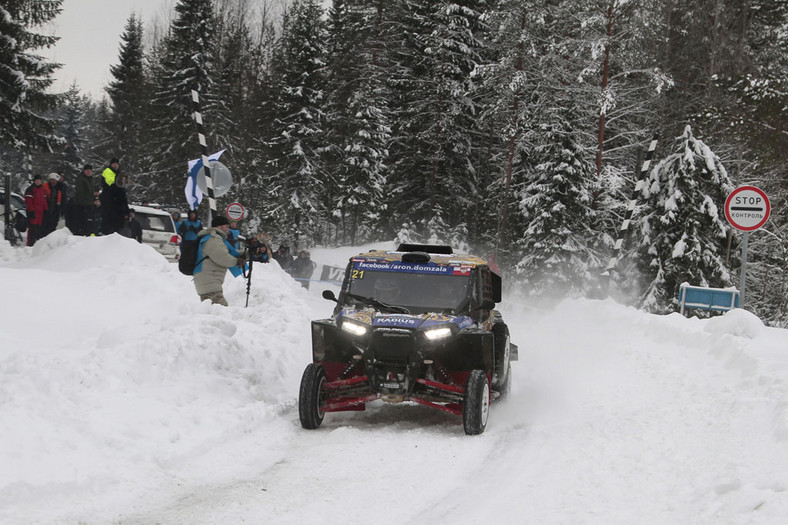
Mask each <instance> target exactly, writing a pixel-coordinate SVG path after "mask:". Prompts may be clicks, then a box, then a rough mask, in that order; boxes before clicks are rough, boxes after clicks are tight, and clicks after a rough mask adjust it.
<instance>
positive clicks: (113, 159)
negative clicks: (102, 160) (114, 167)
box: [109, 157, 120, 164]
mask: <svg viewBox="0 0 788 525" xmlns="http://www.w3.org/2000/svg"><path fill="white" fill-rule="evenodd" d="M109 163H110V164H120V161H119V160H118V158H117V157H112V158H111V159H109Z"/></svg>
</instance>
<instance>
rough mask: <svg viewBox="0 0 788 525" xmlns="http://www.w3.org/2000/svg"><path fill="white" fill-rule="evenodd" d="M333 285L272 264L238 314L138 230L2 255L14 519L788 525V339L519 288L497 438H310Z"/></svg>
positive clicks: (334, 419)
mask: <svg viewBox="0 0 788 525" xmlns="http://www.w3.org/2000/svg"><path fill="white" fill-rule="evenodd" d="M371 247H375V245H364V246H363V247H361V248H363V249H367V248H371ZM377 247H380V248H389V247H391V244H390V243H383V244H380V245H377ZM357 251H358V248H346V249H344V248H343V249H332V250H328V249H326V250H318V249H315V250H312V256H313V259H314V260H315V261H316V262H318V263H323V264H329V265H338V266H342V265H344V262H345V261H346V260H347V258H348V257H349V256H350V255H352V254H354V253H357ZM325 288H326V286H325V285H319V284H318V283H313V286H312V289H310V290H308V291H307V290H305V289H303V288H302V287H301V286H299V285H298V284H297V283H295V282H294V281H293V280H292V279H290V278H289V277H288V276H287V275H286V274H285V273H284V272H283V271H282V270H281V269H279V267H278V266H277V265H276V264H269V265H256V266H255V269H254V274H253V283H252V287H251V293H250V297H249V307H248V308H244V302H245V299H246V283H245V281H243V280H242V279H232V278H231V277H228V280H227V281H226V283H225V292H226V296H227V297H228V300H229V301H230V303H231V306H230V307H229V308H222V307H219V306H211V305H208V304H201V303H200V302H199V301H198V298H197V295H196V293H195V292H194V288H193V286H192V283H191V281H190V278H188V277H185V276H183V275H181V274H180V273H178V270H177V268H176V267H175V265H172V264H168V263H167V262H165V260H164V259H163V258H162V257H161V256H160V255H158V254H157V253H156V252H154V251H153V250H152V249H151V248H150V247H147V246H143V245H139V244H137V243H135V242H134V241H131V240H129V239H126V238H123V237H120V236H117V235H113V236H109V237H101V238H78V237H72V236H71V235H70V234H69V233H68V231H67V230H59V231H57V232H55V233H54V234H53V235H51V236H50V237H48V238H46V239H44V240H43V241H41V242H40V243H39V244H38V245H37V246H36V247H35V248H32V249H31V248H11V247H10V246H9V245H8V244H7V243H5V242H4V241H0V297H1V298H2V299H0V300H1V301H2V309H1V310H0V523H2V524H14V525H16V524H28V523H35V524H47V525H48V524H61V523H62V524H106V523H115V524H152V523H160V524H190V525H193V524H215V523H223V524H225V523H228V524H229V523H270V524H311V523H329V524H331V523H342V524H362V523H364V524H366V523H379V522H384V521H386V522H388V521H392V522H396V523H412V524H422V523H423V524H427V523H429V524H435V523H455V524H477V523H489V522H493V523H502V524H520V523H538V524H554V523H555V524H558V523H560V524H584V523H589V524H632V523H637V524H739V523H741V524H744V523H748V524H749V523H759V524H783V523H786V516H788V331H786V330H780V329H772V328H766V327H764V326H763V325H762V323H761V322H760V321H759V320H758V319H757V318H756V317H755V316H753V315H752V314H750V313H748V312H746V311H743V310H738V311H733V312H730V313H728V314H726V315H725V316H721V317H717V318H714V319H710V320H698V319H695V318H691V319H687V318H683V317H681V316H679V315H677V314H674V315H669V316H654V315H648V314H645V313H642V312H639V311H637V310H634V309H632V308H628V307H624V306H621V305H619V304H616V303H614V302H612V301H586V300H576V301H564V302H561V303H559V304H558V305H557V306H554V307H551V308H550V309H546V310H541V309H537V308H534V307H533V306H532V305H529V304H527V302H525V301H522V300H518V299H516V296H517V294H516V293H511V294H510V295H509V297H508V298H507V300H506V301H505V302H504V303H503V304H502V305H501V310H502V311H503V313H504V318H505V319H506V320H507V321H508V323H509V325H510V328H511V331H512V338H513V340H514V342H516V343H517V344H519V347H520V361H519V362H517V363H514V365H513V371H514V390H513V393H512V395H511V397H510V398H509V399H508V400H507V401H506V402H504V403H500V404H496V405H494V406H493V409H492V412H491V416H490V421H489V424H488V427H487V430H486V432H485V433H484V434H482V435H481V436H474V437H468V436H465V435H464V433H463V429H462V423H461V421H460V420H459V418H457V417H454V416H451V415H447V414H443V413H441V412H438V411H435V410H433V409H429V408H426V407H421V406H415V405H414V406H410V405H394V406H390V405H385V406H383V405H382V404H381V405H377V404H373V405H372V406H371V407H370V409H369V410H367V411H366V412H359V413H347V414H328V415H327V416H326V419H325V421H324V424H323V426H322V427H321V428H320V429H319V430H316V431H306V430H303V429H301V427H300V424H299V422H298V412H297V408H296V399H297V392H298V384H299V381H300V376H301V373H302V371H303V368H304V367H305V365H306V364H307V363H308V362H309V360H310V358H311V351H310V335H309V321H310V319H312V318H319V317H325V316H327V315H328V314H329V313H330V310H331V306H332V304H331V303H329V302H327V301H325V300H323V299H321V298H320V296H319V294H320V292H321V291H322V290H323V289H325Z"/></svg>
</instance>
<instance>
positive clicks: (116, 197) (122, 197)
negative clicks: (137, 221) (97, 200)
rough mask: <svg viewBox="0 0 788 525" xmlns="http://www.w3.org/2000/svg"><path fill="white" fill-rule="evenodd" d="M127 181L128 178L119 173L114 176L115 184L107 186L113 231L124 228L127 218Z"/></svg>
mask: <svg viewBox="0 0 788 525" xmlns="http://www.w3.org/2000/svg"><path fill="white" fill-rule="evenodd" d="M128 181H129V178H128V177H127V176H126V175H120V176H118V177H116V178H115V184H113V185H112V186H110V188H109V192H110V195H111V199H112V214H111V220H112V221H113V232H118V231H120V230H121V229H122V228H125V227H126V222H127V221H128V220H129V198H128V196H127V194H126V185H127V184H128Z"/></svg>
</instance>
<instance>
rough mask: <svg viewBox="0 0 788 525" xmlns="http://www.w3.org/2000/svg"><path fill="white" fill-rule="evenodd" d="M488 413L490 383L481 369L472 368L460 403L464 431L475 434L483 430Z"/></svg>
mask: <svg viewBox="0 0 788 525" xmlns="http://www.w3.org/2000/svg"><path fill="white" fill-rule="evenodd" d="M489 413H490V383H489V381H488V379H487V374H486V373H484V371H483V370H473V371H471V374H470V375H469V376H468V383H467V384H466V386H465V400H464V401H463V403H462V425H463V427H464V428H465V433H466V434H468V435H469V436H475V435H478V434H481V433H482V432H484V428H485V427H486V426H487V416H488V415H489Z"/></svg>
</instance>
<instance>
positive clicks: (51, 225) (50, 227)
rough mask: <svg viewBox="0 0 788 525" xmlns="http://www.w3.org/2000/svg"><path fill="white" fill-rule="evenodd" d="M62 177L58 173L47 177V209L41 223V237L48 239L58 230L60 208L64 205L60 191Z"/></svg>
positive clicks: (45, 189) (45, 188) (45, 186)
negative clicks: (59, 183) (48, 236)
mask: <svg viewBox="0 0 788 525" xmlns="http://www.w3.org/2000/svg"><path fill="white" fill-rule="evenodd" d="M59 180H60V176H59V175H58V174H57V173H50V174H49V175H48V176H47V183H46V184H45V185H43V186H44V192H45V193H46V197H47V208H46V210H45V211H44V220H43V222H42V223H41V237H46V236H47V235H49V234H50V233H52V232H53V231H55V229H56V228H57V221H58V220H59V219H60V207H61V205H62V204H63V199H62V197H63V194H62V193H61V192H60V190H59V189H58V182H59Z"/></svg>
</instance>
